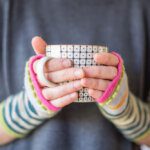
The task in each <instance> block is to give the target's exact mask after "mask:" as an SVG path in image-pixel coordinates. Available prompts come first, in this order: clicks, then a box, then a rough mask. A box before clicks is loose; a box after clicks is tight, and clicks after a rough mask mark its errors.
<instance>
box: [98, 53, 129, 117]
mask: <svg viewBox="0 0 150 150" xmlns="http://www.w3.org/2000/svg"><path fill="white" fill-rule="evenodd" d="M112 54H114V55H115V56H117V58H118V60H119V64H118V66H117V68H118V73H117V76H116V77H115V78H114V79H113V81H112V82H111V83H110V85H109V86H108V88H107V89H106V91H105V92H104V94H103V95H102V97H100V98H99V99H98V100H97V102H98V105H100V107H102V108H103V109H105V111H107V113H109V114H114V115H117V114H119V113H121V112H122V111H123V110H124V109H125V108H126V105H127V101H128V91H129V90H128V81H127V76H126V73H125V69H124V65H123V60H122V58H121V56H120V55H118V54H117V53H114V52H113V53H112Z"/></svg>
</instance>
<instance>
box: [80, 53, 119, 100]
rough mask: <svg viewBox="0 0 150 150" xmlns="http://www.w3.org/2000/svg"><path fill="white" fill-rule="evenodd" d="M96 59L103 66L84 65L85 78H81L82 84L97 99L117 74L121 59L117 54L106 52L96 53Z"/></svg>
mask: <svg viewBox="0 0 150 150" xmlns="http://www.w3.org/2000/svg"><path fill="white" fill-rule="evenodd" d="M94 60H95V61H96V63H97V64H99V65H101V66H86V67H83V70H84V72H85V78H82V79H81V84H82V85H83V87H86V88H88V94H89V95H90V96H91V97H93V98H94V99H95V100H96V99H98V98H100V97H101V96H102V94H103V92H104V91H105V90H106V89H107V87H108V85H109V84H110V82H111V81H112V80H113V79H114V78H115V76H116V75H117V65H118V63H119V60H118V58H117V57H116V56H115V55H113V54H111V53H106V52H105V53H104V52H103V53H96V54H94Z"/></svg>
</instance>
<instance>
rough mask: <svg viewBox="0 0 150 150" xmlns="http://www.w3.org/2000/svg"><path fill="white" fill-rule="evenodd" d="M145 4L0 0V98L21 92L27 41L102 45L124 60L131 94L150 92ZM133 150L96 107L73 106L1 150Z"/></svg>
mask: <svg viewBox="0 0 150 150" xmlns="http://www.w3.org/2000/svg"><path fill="white" fill-rule="evenodd" d="M149 7H150V1H149V0H119V1H117V0H38V1H37V0H30V1H27V0H0V85H1V87H0V100H1V101H2V100H5V99H6V97H7V96H9V95H11V94H16V93H18V92H19V91H20V90H22V89H23V86H24V85H23V80H24V67H25V62H26V61H27V60H28V58H29V57H30V56H32V55H34V52H33V50H32V48H31V44H30V41H31V39H32V37H33V36H35V35H39V36H42V37H43V38H44V39H45V40H46V41H47V42H48V43H49V44H66V43H67V44H69V43H70V44H102V45H107V46H108V47H109V49H110V50H115V51H117V52H118V53H120V54H121V55H122V57H123V59H124V61H125V66H126V71H127V74H128V77H129V86H130V90H131V91H132V92H133V93H134V94H135V95H136V96H139V97H140V98H141V99H143V100H146V99H147V97H148V91H149V90H150V81H149V76H150V59H149V57H150V9H149ZM27 149H28V150H83V149H86V150H133V143H131V142H129V141H128V140H126V139H125V138H124V137H123V136H122V135H121V134H120V133H119V132H118V130H117V129H116V128H115V126H113V125H112V124H111V123H110V122H109V121H107V120H106V119H105V118H104V117H103V116H102V115H101V113H100V111H99V110H98V108H97V107H96V105H95V104H94V103H92V104H91V103H90V104H79V103H78V104H77V103H73V104H71V105H69V106H67V107H65V108H64V109H63V110H62V111H61V112H60V113H59V114H58V115H57V116H55V117H54V118H52V119H50V120H48V121H46V122H45V123H44V124H43V125H41V126H40V127H38V128H37V129H35V130H34V131H33V132H32V133H31V134H30V135H28V136H27V137H26V138H24V139H21V140H16V141H15V142H13V143H10V144H8V145H6V146H4V147H1V148H0V150H27Z"/></svg>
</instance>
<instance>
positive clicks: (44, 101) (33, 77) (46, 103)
mask: <svg viewBox="0 0 150 150" xmlns="http://www.w3.org/2000/svg"><path fill="white" fill-rule="evenodd" d="M42 57H44V55H36V56H33V57H31V58H30V60H29V72H30V76H31V80H32V82H33V85H34V88H35V91H36V94H37V96H38V97H39V99H40V100H41V102H42V104H43V105H44V106H46V108H48V109H49V110H53V111H58V110H60V109H61V108H59V107H56V106H54V105H52V104H51V102H50V101H49V100H47V99H45V98H44V96H43V94H42V91H41V88H40V85H39V83H38V80H37V78H36V74H35V72H34V70H33V63H34V62H35V61H36V60H38V59H40V58H42Z"/></svg>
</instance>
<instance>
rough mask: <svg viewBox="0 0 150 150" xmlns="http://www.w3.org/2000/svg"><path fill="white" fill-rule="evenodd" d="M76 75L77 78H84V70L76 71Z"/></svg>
mask: <svg viewBox="0 0 150 150" xmlns="http://www.w3.org/2000/svg"><path fill="white" fill-rule="evenodd" d="M74 75H75V76H76V77H82V76H83V70H82V69H79V70H76V71H75V72H74Z"/></svg>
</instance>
